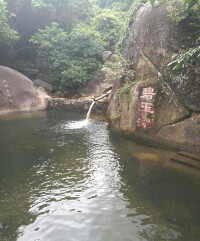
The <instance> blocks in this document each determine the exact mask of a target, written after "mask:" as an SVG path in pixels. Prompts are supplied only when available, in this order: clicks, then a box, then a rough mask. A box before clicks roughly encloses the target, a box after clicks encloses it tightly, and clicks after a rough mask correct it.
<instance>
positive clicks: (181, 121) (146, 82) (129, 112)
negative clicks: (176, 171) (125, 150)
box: [108, 3, 200, 153]
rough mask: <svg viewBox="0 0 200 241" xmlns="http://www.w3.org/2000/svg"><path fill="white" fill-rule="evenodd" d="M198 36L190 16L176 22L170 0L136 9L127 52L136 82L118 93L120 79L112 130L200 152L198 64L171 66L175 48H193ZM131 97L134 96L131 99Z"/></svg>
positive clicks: (113, 104)
mask: <svg viewBox="0 0 200 241" xmlns="http://www.w3.org/2000/svg"><path fill="white" fill-rule="evenodd" d="M197 36H199V32H198V31H197V30H196V31H194V29H193V27H192V26H191V25H190V22H189V20H188V19H186V20H184V21H183V22H180V23H179V24H178V25H176V24H174V22H173V21H172V20H171V18H170V16H169V6H168V5H167V4H166V3H163V4H156V6H155V7H154V8H152V7H151V5H150V4H149V3H146V4H145V5H144V6H143V7H142V8H141V9H140V10H139V11H138V13H137V15H136V18H135V21H134V24H133V27H132V30H131V37H130V38H129V41H128V45H127V48H126V51H125V57H126V58H127V59H128V60H129V61H130V63H131V67H132V69H133V70H134V72H135V77H134V84H133V85H132V86H131V88H130V93H128V96H129V98H127V93H124V94H121V95H119V89H122V88H123V86H124V84H125V82H126V80H125V79H124V78H121V79H119V80H117V81H116V83H115V85H114V87H113V91H112V94H111V98H110V103H109V107H108V121H109V123H110V125H111V127H113V128H114V129H116V130H118V131H124V132H127V133H129V134H131V135H133V136H135V137H137V138H141V139H144V140H148V141H150V142H152V141H154V142H157V143H158V142H159V143H162V144H165V145H168V146H172V147H176V148H180V149H183V150H187V151H192V152H196V153H200V122H199V118H200V116H199V115H198V113H199V111H200V79H199V78H200V77H199V68H198V66H190V67H189V66H188V67H187V68H181V69H180V70H178V71H173V70H172V68H173V66H172V67H171V66H170V67H168V64H169V63H170V62H171V61H172V59H171V58H172V56H173V55H174V54H175V53H179V52H181V51H182V50H183V49H187V48H189V47H193V45H192V43H193V42H194V41H191V39H195V38H197ZM130 97H131V98H130Z"/></svg>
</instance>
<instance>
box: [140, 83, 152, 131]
mask: <svg viewBox="0 0 200 241" xmlns="http://www.w3.org/2000/svg"><path fill="white" fill-rule="evenodd" d="M154 95H156V93H155V92H154V88H151V87H149V88H143V91H142V96H140V98H141V99H143V101H142V102H141V103H140V109H139V112H141V117H139V118H138V119H137V126H138V127H142V128H144V129H146V128H151V125H150V124H151V118H149V117H148V116H149V114H153V113H154V110H153V103H152V102H150V101H152V100H153V96H154ZM145 100H146V101H145ZM147 115H148V116H147Z"/></svg>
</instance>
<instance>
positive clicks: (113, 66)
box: [103, 53, 134, 83]
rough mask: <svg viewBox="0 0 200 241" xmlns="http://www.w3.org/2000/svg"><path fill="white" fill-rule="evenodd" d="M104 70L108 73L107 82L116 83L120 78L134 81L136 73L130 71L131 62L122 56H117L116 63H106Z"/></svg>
mask: <svg viewBox="0 0 200 241" xmlns="http://www.w3.org/2000/svg"><path fill="white" fill-rule="evenodd" d="M103 70H104V71H105V72H106V75H105V81H106V82H110V83H112V82H114V81H115V80H117V79H119V78H125V79H126V81H132V79H133V77H134V71H133V70H131V69H130V64H129V61H128V60H126V59H124V58H123V57H122V56H121V54H120V53H119V54H118V55H117V54H115V61H113V62H110V61H108V62H106V63H105V64H104V66H103Z"/></svg>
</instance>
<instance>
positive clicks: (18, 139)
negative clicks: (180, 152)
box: [0, 112, 200, 241]
mask: <svg viewBox="0 0 200 241" xmlns="http://www.w3.org/2000/svg"><path fill="white" fill-rule="evenodd" d="M84 118H85V116H83V115H80V114H76V113H63V112H38V113H30V114H28V113H26V114H20V115H8V116H4V117H0V241H7V240H9V241H14V240H17V241H36V240H39V241H140V240H142V241H143V240H150V241H161V240H163V241H165V240H170V241H171V240H183V241H197V240H200V194H199V190H200V189H199V187H200V181H199V179H197V178H195V177H193V176H192V175H188V174H185V173H184V172H182V171H180V170H176V169H174V168H172V167H171V166H170V165H167V163H168V164H169V162H167V161H166V159H167V158H168V157H170V156H171V155H173V154H174V153H173V152H170V151H165V150H159V149H156V148H151V147H147V146H142V145H139V144H136V143H134V142H133V141H130V140H128V139H126V138H124V137H122V136H120V135H118V134H116V133H113V132H111V131H110V130H109V127H108V124H107V123H106V122H105V121H101V120H99V119H98V118H94V119H92V120H90V121H89V122H88V123H86V122H84V121H83V119H84ZM163 163H165V164H163Z"/></svg>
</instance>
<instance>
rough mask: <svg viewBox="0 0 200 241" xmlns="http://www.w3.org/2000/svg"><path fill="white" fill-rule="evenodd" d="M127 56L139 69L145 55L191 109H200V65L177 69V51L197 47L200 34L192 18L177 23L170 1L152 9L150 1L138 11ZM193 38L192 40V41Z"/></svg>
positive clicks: (134, 66)
mask: <svg viewBox="0 0 200 241" xmlns="http://www.w3.org/2000/svg"><path fill="white" fill-rule="evenodd" d="M131 33H132V34H131V35H132V36H131V37H130V39H129V42H128V46H127V48H126V53H125V56H126V58H128V59H129V60H130V61H131V63H132V66H133V68H134V69H135V68H137V66H138V64H139V61H140V58H141V55H142V54H143V55H145V56H146V57H147V58H148V59H149V60H150V61H151V63H152V64H153V65H154V67H156V69H157V70H158V71H159V72H160V73H161V75H162V77H163V79H164V81H165V82H166V83H167V84H168V85H169V86H170V88H171V89H172V90H173V91H174V93H175V94H176V95H177V97H178V99H179V100H180V101H181V102H182V103H183V104H184V105H185V106H186V107H187V108H188V109H190V110H192V111H200V94H199V89H200V72H199V68H198V66H196V67H195V66H187V68H186V67H185V68H181V69H180V70H178V71H173V70H172V69H173V65H172V66H170V67H168V64H169V63H170V62H172V56H173V55H174V54H177V53H180V52H183V51H185V49H188V48H190V47H194V46H193V44H194V42H195V41H194V40H195V39H197V38H198V36H199V35H200V31H199V29H194V28H193V27H192V26H191V24H190V22H189V21H188V19H186V20H185V21H182V22H180V23H179V24H178V25H176V24H174V23H173V22H172V20H171V18H170V16H169V8H168V7H167V4H165V3H163V4H160V5H159V4H158V5H157V6H156V7H155V8H152V7H151V5H150V4H149V3H146V4H145V5H144V6H143V7H142V8H141V9H140V10H139V11H138V13H137V15H136V19H135V21H134V24H133V27H132V30H131ZM191 40H192V41H191Z"/></svg>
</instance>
